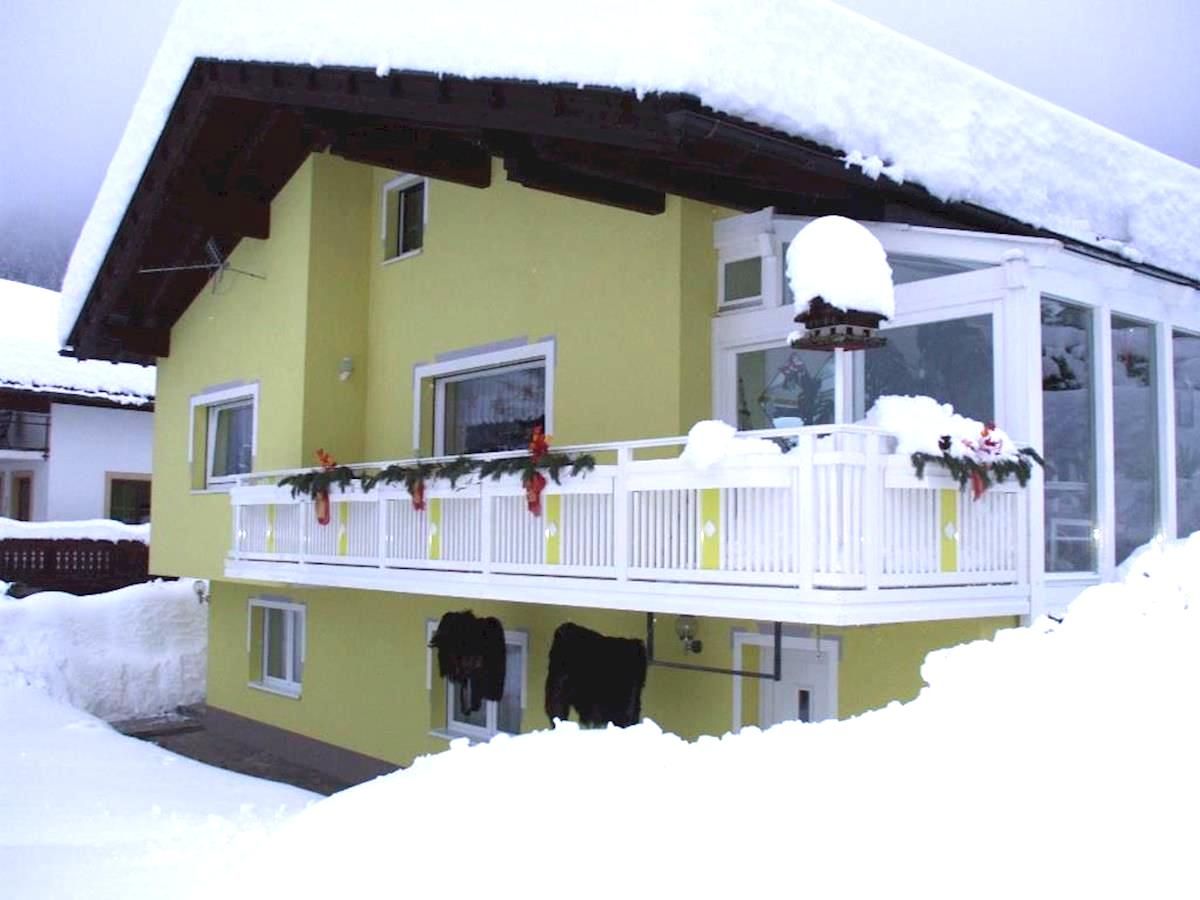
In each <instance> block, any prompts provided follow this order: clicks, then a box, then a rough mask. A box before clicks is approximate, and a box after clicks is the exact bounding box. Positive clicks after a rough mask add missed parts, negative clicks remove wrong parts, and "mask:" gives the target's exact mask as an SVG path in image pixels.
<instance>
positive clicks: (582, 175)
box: [504, 154, 667, 215]
mask: <svg viewBox="0 0 1200 900" xmlns="http://www.w3.org/2000/svg"><path fill="white" fill-rule="evenodd" d="M504 168H505V171H506V172H507V173H508V179H509V181H515V182H516V183H517V184H521V185H524V186H525V187H528V188H534V189H536V190H539V191H549V192H551V193H554V194H562V195H563V196H566V197H574V198H575V199H577V200H588V201H591V202H593V203H603V204H604V205H606V206H615V207H617V208H619V209H627V210H630V211H632V212H638V213H645V214H647V215H657V214H659V213H661V212H663V211H664V210H665V209H666V208H667V198H666V195H665V194H664V193H663V192H662V191H657V190H651V189H647V188H643V187H638V186H637V185H631V184H629V183H627V182H625V181H619V180H614V179H611V178H606V177H603V176H599V175H591V174H588V173H586V172H579V171H577V170H575V169H571V168H569V167H567V166H560V165H556V164H555V163H552V162H547V161H546V160H544V159H540V158H539V157H537V156H535V155H533V154H529V155H520V154H517V155H512V156H506V157H505V158H504Z"/></svg>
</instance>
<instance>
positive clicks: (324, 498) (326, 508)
mask: <svg viewBox="0 0 1200 900" xmlns="http://www.w3.org/2000/svg"><path fill="white" fill-rule="evenodd" d="M317 464H318V465H319V466H320V467H321V468H322V469H324V470H325V471H326V472H328V471H329V470H330V469H332V468H334V467H335V466H336V465H337V460H336V459H334V458H333V457H332V456H330V455H329V454H328V453H326V452H325V451H324V450H323V449H320V448H318V449H317ZM314 501H315V502H314V504H313V512H315V513H316V514H317V524H318V525H328V524H329V519H330V514H331V511H332V507H331V505H330V503H329V491H319V492H318V493H317V496H316V497H315V498H314Z"/></svg>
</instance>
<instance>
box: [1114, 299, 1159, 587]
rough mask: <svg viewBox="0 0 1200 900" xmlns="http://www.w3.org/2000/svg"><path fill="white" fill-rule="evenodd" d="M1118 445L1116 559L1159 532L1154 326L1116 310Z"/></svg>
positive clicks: (1115, 347)
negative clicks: (1122, 315)
mask: <svg viewBox="0 0 1200 900" xmlns="http://www.w3.org/2000/svg"><path fill="white" fill-rule="evenodd" d="M1112 356H1113V358H1112V380H1113V450H1114V453H1115V456H1114V460H1113V461H1114V463H1115V469H1116V484H1115V491H1116V495H1115V499H1116V505H1117V510H1116V530H1117V533H1116V535H1115V542H1116V553H1117V564H1118V565H1119V564H1120V563H1122V562H1124V560H1125V557H1127V556H1128V555H1129V554H1130V553H1131V552H1132V551H1133V550H1134V549H1136V548H1137V547H1138V546H1140V545H1141V544H1144V543H1145V542H1146V541H1148V540H1150V539H1151V538H1153V537H1154V535H1155V534H1156V533H1157V532H1158V501H1157V497H1158V443H1157V441H1156V439H1155V435H1156V434H1157V433H1158V426H1157V421H1156V419H1157V416H1156V411H1157V398H1156V397H1155V383H1154V328H1153V327H1152V326H1150V325H1147V324H1145V323H1142V322H1135V321H1133V320H1130V319H1123V318H1121V317H1120V316H1113V319H1112Z"/></svg>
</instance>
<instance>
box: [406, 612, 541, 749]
mask: <svg viewBox="0 0 1200 900" xmlns="http://www.w3.org/2000/svg"><path fill="white" fill-rule="evenodd" d="M437 626H438V623H437V622H436V621H434V620H433V619H428V620H426V622H425V690H427V691H432V690H433V672H434V659H433V657H434V651H433V648H432V647H430V646H429V642H430V641H432V640H433V635H434V632H436V631H437ZM510 646H515V647H518V648H520V651H521V697H520V700H521V713H522V718H523V717H524V712H525V709H526V704H527V701H528V699H529V633H528V632H525V631H509V630H508V629H505V630H504V652H505V653H506V654H507V653H508V648H509V647H510ZM443 681H444V679H443ZM444 684H445V689H446V698H445V712H446V726H445V728H443V729H438V730H437V731H434V732H433V733H434V734H435V735H437V736H438V737H448V738H460V737H465V738H468V739H470V740H472V741H486V740H489V739H491V738H493V737H495V736H496V735H497V734H511V733H512V732H507V731H506V732H501V731H500V703H499V701H496V700H485V701H483V707H484V710H485V711H486V713H485V715H486V719H487V724H486V725H485V726H484V727H482V728H481V727H479V726H477V725H470V724H468V723H466V722H458V721H455V720H454V719H453V718H451V715H452V713H453V710H454V691H453V690H451V688H450V683H449V682H447V681H444Z"/></svg>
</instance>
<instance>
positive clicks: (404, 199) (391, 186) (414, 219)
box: [383, 175, 428, 262]
mask: <svg viewBox="0 0 1200 900" xmlns="http://www.w3.org/2000/svg"><path fill="white" fill-rule="evenodd" d="M427 197H428V191H427V190H426V185H425V179H424V178H421V177H419V176H417V175H401V176H400V177H399V178H394V179H392V180H391V181H389V182H388V183H387V184H385V185H384V186H383V260H384V262H390V261H391V260H395V259H403V258H405V257H407V256H413V255H415V254H417V253H420V252H421V248H422V247H423V246H424V245H425V222H426V219H427V213H428V205H427V202H426V200H427Z"/></svg>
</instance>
